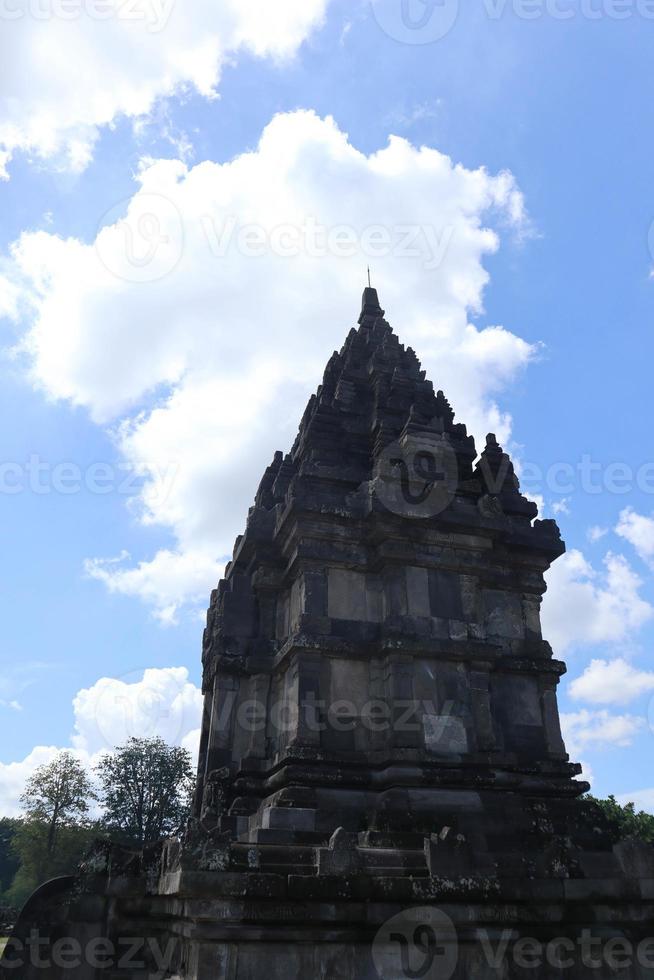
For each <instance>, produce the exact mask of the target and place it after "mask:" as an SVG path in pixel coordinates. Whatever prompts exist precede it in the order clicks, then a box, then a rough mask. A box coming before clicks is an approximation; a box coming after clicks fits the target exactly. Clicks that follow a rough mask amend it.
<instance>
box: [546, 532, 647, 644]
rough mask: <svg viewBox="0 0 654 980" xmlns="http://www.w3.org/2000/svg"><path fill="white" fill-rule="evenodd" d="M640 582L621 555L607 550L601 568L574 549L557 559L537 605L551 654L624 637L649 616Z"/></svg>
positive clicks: (622, 639) (616, 640)
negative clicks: (543, 593)
mask: <svg viewBox="0 0 654 980" xmlns="http://www.w3.org/2000/svg"><path fill="white" fill-rule="evenodd" d="M642 585H643V582H642V580H641V578H640V577H639V576H638V575H637V574H636V572H635V571H634V570H633V568H632V567H631V565H630V564H629V562H628V561H627V559H626V558H625V557H624V556H623V555H616V554H613V553H611V552H609V553H608V554H607V555H606V556H605V558H604V568H603V569H602V571H598V570H597V569H596V568H594V567H593V566H592V565H591V564H590V563H589V562H588V561H587V560H586V558H584V556H583V554H582V553H581V552H580V551H577V550H573V551H570V552H569V553H568V554H567V555H564V556H563V557H562V558H559V559H558V561H556V562H555V563H554V565H553V566H552V568H551V569H550V571H549V572H548V574H547V586H548V588H547V594H546V596H545V602H544V604H543V629H544V635H545V636H546V637H547V639H548V640H549V641H550V642H551V644H552V646H553V647H554V651H555V653H557V654H563V653H565V652H566V651H567V650H570V649H573V648H577V647H583V646H593V645H597V644H602V643H610V642H614V643H615V642H621V641H626V640H628V639H629V638H630V637H631V636H632V635H633V634H634V633H635V632H637V630H639V629H640V628H641V627H642V626H644V624H645V623H646V622H648V621H649V620H650V619H651V618H652V615H653V614H654V607H652V606H651V605H650V603H649V602H647V601H646V600H645V599H643V598H642V596H641V594H640V590H641V588H642Z"/></svg>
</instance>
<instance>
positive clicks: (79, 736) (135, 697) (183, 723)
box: [0, 667, 202, 816]
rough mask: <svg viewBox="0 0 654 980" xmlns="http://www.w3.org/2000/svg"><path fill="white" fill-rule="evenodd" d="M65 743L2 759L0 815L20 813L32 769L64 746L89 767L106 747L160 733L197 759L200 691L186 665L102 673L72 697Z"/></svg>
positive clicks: (162, 736)
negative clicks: (131, 672)
mask: <svg viewBox="0 0 654 980" xmlns="http://www.w3.org/2000/svg"><path fill="white" fill-rule="evenodd" d="M73 713H74V729H73V733H72V736H71V740H70V745H69V746H62V747H61V748H57V747H55V746H37V747H36V748H34V749H33V750H32V752H30V754H29V755H28V756H26V757H25V758H24V759H22V760H20V761H18V762H10V763H2V762H0V815H2V816H17V815H18V814H19V813H20V804H19V800H20V795H21V793H22V792H23V789H24V788H25V783H26V781H27V780H28V779H29V777H30V776H31V775H32V774H33V773H34V771H35V770H36V769H37V768H38V767H39V766H42V765H46V764H47V763H48V762H51V761H52V759H54V758H55V756H56V755H57V753H58V752H60V751H62V748H68V749H70V750H71V751H72V752H73V754H74V755H75V756H76V757H77V758H78V759H79V760H80V761H81V762H82V763H83V764H84V765H85V766H87V767H88V768H89V769H91V768H92V767H93V766H94V765H95V764H96V763H97V761H98V760H99V758H100V757H101V756H102V755H103V754H105V753H106V752H110V751H111V750H113V749H114V748H115V747H116V746H118V745H123V744H124V743H125V742H126V741H127V740H128V739H129V738H154V737H160V738H163V740H164V741H165V742H167V743H168V744H170V745H181V746H183V747H184V748H187V749H188V750H189V751H190V752H191V754H192V757H193V759H194V761H195V758H196V757H197V750H198V745H199V726H200V723H201V718H202V693H201V691H200V690H199V688H197V687H196V686H195V685H194V684H193V683H192V682H191V681H190V679H189V673H188V670H187V669H186V668H185V667H170V668H158V669H150V670H146V671H138V672H135V674H134V675H131V676H129V677H124V678H110V677H103V678H101V679H100V680H98V681H97V682H96V683H95V684H94V685H93V686H92V687H90V688H86V689H84V690H82V691H79V693H78V694H77V695H76V696H75V698H74V700H73Z"/></svg>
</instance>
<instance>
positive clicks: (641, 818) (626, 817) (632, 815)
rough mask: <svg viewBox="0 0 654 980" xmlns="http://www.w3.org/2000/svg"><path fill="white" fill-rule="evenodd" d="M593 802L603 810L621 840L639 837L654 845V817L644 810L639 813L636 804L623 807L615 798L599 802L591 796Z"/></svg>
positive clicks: (611, 797) (610, 797)
mask: <svg viewBox="0 0 654 980" xmlns="http://www.w3.org/2000/svg"><path fill="white" fill-rule="evenodd" d="M588 799H590V800H592V801H593V803H595V804H596V805H597V806H599V808H600V809H601V810H602V812H603V813H604V815H605V816H606V817H608V819H609V820H610V821H611V823H612V824H613V825H614V826H615V828H616V831H617V833H618V835H619V837H620V839H625V838H627V837H637V838H639V839H640V840H644V841H647V842H648V843H649V844H654V815H652V814H651V813H645V812H644V811H643V810H640V811H637V810H636V806H635V804H634V803H627V804H626V806H621V805H620V804H619V803H618V801H617V800H616V798H615V796H609V798H608V800H597V799H595V798H594V797H592V796H590V797H588Z"/></svg>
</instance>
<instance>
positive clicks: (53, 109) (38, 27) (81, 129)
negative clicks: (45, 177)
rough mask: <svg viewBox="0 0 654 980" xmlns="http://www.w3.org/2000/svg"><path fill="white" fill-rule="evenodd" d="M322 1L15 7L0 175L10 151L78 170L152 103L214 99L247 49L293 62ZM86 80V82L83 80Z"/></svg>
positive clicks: (6, 49) (0, 106) (152, 0)
mask: <svg viewBox="0 0 654 980" xmlns="http://www.w3.org/2000/svg"><path fill="white" fill-rule="evenodd" d="M327 2H328V0H277V2H276V3H274V4H272V3H270V2H269V0H193V3H192V5H191V4H182V3H177V2H175V0H129V2H127V0H109V2H108V3H107V2H106V0H88V2H85V3H79V4H77V5H75V4H73V5H71V4H67V5H66V10H65V11H64V5H63V4H56V3H54V2H51V3H47V2H46V3H41V4H39V6H38V12H39V16H35V15H34V10H35V9H36V6H35V4H29V3H24V4H16V5H11V11H7V12H6V13H5V16H4V17H3V31H2V35H1V36H0V61H1V63H2V75H3V96H2V98H0V177H2V176H4V177H5V179H6V177H7V164H8V163H9V160H10V157H11V154H12V153H14V152H15V151H26V152H29V153H31V154H33V155H35V156H36V157H37V158H41V159H46V158H50V159H52V160H53V161H54V162H55V163H56V165H57V166H60V167H67V168H70V169H72V170H74V171H75V170H77V171H79V170H82V169H84V167H85V166H87V164H88V163H89V161H90V159H91V157H92V153H93V144H94V142H95V140H96V139H97V137H98V134H99V130H100V128H101V127H105V126H109V125H111V124H112V123H114V122H115V121H116V120H117V119H119V118H120V117H128V118H132V119H134V120H137V119H138V118H139V117H142V116H143V115H144V114H147V113H150V112H151V110H152V109H153V107H154V106H155V104H156V103H157V101H158V100H161V99H165V98H167V97H170V96H173V95H176V94H183V93H184V92H185V91H194V92H197V93H200V94H201V95H203V96H205V97H207V98H214V97H215V96H216V94H217V86H218V83H219V81H220V75H221V72H222V69H223V67H224V65H225V64H226V63H227V62H228V61H230V60H233V59H234V58H237V57H238V56H239V54H241V53H243V52H247V53H249V54H251V55H254V56H256V57H259V58H270V59H274V60H277V61H279V60H283V59H287V58H289V57H291V56H293V55H294V54H295V53H296V52H297V50H298V48H299V47H300V45H301V44H302V42H303V41H304V40H305V39H306V38H307V37H308V36H309V34H310V33H311V32H312V31H313V30H314V29H315V28H316V27H318V26H319V25H320V23H321V22H322V20H323V17H324V14H325V10H326V7H327ZM81 79H83V84H81V83H80V80H81Z"/></svg>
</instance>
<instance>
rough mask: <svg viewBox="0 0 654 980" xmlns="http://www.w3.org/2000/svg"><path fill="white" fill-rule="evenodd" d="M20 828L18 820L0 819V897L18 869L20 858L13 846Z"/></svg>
mask: <svg viewBox="0 0 654 980" xmlns="http://www.w3.org/2000/svg"><path fill="white" fill-rule="evenodd" d="M20 826H21V822H20V820H11V819H10V818H9V817H3V818H0V896H3V894H4V892H6V891H7V889H8V888H9V886H10V885H11V883H12V881H13V880H14V877H15V875H16V872H17V871H18V868H19V867H20V858H19V857H18V854H17V853H16V850H15V848H14V846H13V844H14V838H15V836H16V833H17V831H18V830H19V828H20Z"/></svg>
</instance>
